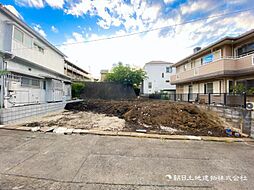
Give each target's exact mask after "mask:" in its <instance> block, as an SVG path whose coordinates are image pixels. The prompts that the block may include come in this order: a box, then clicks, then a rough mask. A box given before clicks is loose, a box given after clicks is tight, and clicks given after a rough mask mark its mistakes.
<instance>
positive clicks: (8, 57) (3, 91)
mask: <svg viewBox="0 0 254 190" xmlns="http://www.w3.org/2000/svg"><path fill="white" fill-rule="evenodd" d="M14 57H15V55H13V54H11V53H4V56H3V65H2V68H1V69H2V70H3V71H7V61H10V60H12V59H14ZM1 79H2V80H1V82H2V89H1V105H0V107H1V108H4V107H6V105H7V100H6V99H5V95H6V94H7V87H6V75H2V76H1Z"/></svg>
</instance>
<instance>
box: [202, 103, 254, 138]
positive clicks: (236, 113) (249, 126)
mask: <svg viewBox="0 0 254 190" xmlns="http://www.w3.org/2000/svg"><path fill="white" fill-rule="evenodd" d="M198 106H199V107H201V108H203V109H206V110H210V111H214V112H216V113H217V114H218V115H219V116H220V117H222V118H224V119H225V120H226V121H227V122H229V123H230V124H231V125H232V127H235V128H238V129H241V130H242V132H243V133H245V134H247V135H250V136H251V137H254V113H253V111H250V110H246V109H244V108H240V107H238V108H237V107H224V106H213V105H198Z"/></svg>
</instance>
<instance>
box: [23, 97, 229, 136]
mask: <svg viewBox="0 0 254 190" xmlns="http://www.w3.org/2000/svg"><path fill="white" fill-rule="evenodd" d="M66 109H67V110H68V111H65V112H63V113H59V114H55V115H50V116H47V117H44V118H42V119H41V120H38V121H36V122H30V123H27V124H25V126H33V127H34V126H39V127H52V126H53V127H54V126H56V127H66V128H75V129H88V130H89V129H93V130H104V131H136V130H145V131H146V132H147V133H160V134H185V135H202V136H207V135H209V136H226V133H225V127H227V126H228V124H227V123H225V122H224V121H223V120H222V119H220V118H219V117H218V116H217V115H216V114H215V113H213V112H207V111H205V110H202V109H199V108H198V107H197V106H195V105H192V104H184V103H171V102H168V101H159V100H136V101H106V100H85V101H84V102H81V103H73V104H68V106H67V107H66Z"/></svg>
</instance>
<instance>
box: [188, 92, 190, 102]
mask: <svg viewBox="0 0 254 190" xmlns="http://www.w3.org/2000/svg"><path fill="white" fill-rule="evenodd" d="M188 102H190V93H188Z"/></svg>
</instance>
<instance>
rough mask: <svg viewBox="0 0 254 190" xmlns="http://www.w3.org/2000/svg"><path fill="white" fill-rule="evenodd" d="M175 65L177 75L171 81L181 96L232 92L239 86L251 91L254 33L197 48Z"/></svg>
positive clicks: (252, 84)
mask: <svg viewBox="0 0 254 190" xmlns="http://www.w3.org/2000/svg"><path fill="white" fill-rule="evenodd" d="M173 66H175V67H176V74H175V75H173V76H171V78H170V79H171V84H175V85H176V93H178V94H197V93H199V94H209V93H218V94H221V93H231V92H232V91H233V88H234V86H235V85H237V84H239V83H242V84H243V85H244V86H245V87H246V88H247V89H250V88H252V87H254V30H251V31H249V32H247V33H244V34H242V35H240V36H238V37H225V38H223V39H221V40H219V41H217V42H215V43H213V44H211V45H209V46H207V47H205V48H203V49H201V48H195V49H194V53H193V54H192V55H190V56H188V57H186V58H184V59H183V60H181V61H179V62H177V63H175V64H174V65H173ZM191 98H192V99H194V98H195V96H194V95H193V96H191ZM219 98H220V97H219ZM221 98H222V97H221Z"/></svg>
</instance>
